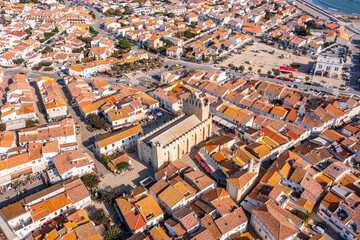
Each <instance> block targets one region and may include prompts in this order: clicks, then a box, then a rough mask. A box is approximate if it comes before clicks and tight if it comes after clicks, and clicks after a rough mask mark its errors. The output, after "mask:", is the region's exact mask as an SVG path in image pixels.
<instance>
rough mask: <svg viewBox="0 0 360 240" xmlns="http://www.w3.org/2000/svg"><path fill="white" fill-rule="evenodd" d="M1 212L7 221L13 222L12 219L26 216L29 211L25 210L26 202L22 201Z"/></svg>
mask: <svg viewBox="0 0 360 240" xmlns="http://www.w3.org/2000/svg"><path fill="white" fill-rule="evenodd" d="M0 212H1V213H2V215H3V216H4V218H5V219H6V220H7V221H11V220H12V219H14V218H17V217H19V216H21V215H23V214H25V213H26V212H27V210H26V209H25V202H24V200H20V201H18V202H15V203H13V204H11V205H9V206H7V207H4V208H2V209H1V210H0Z"/></svg>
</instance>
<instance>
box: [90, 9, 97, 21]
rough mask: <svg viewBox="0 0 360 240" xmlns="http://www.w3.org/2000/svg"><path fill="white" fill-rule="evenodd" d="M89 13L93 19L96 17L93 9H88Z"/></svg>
mask: <svg viewBox="0 0 360 240" xmlns="http://www.w3.org/2000/svg"><path fill="white" fill-rule="evenodd" d="M89 15H90V16H91V17H92V18H93V19H96V15H95V14H94V12H93V11H90V12H89Z"/></svg>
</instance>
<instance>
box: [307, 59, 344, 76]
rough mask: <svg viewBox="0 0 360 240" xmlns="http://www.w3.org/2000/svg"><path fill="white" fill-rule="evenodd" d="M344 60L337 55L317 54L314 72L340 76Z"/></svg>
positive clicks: (322, 74)
mask: <svg viewBox="0 0 360 240" xmlns="http://www.w3.org/2000/svg"><path fill="white" fill-rule="evenodd" d="M343 66H344V61H343V60H342V58H339V57H329V56H322V55H320V56H318V59H317V61H316V63H315V69H314V74H315V75H321V76H327V77H331V78H339V77H341V72H342V68H343Z"/></svg>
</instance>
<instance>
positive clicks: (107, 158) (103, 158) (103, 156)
mask: <svg viewBox="0 0 360 240" xmlns="http://www.w3.org/2000/svg"><path fill="white" fill-rule="evenodd" d="M101 160H103V161H104V162H105V163H106V164H108V163H109V162H110V158H109V157H108V156H107V155H105V154H103V153H102V154H101Z"/></svg>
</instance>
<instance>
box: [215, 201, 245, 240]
mask: <svg viewBox="0 0 360 240" xmlns="http://www.w3.org/2000/svg"><path fill="white" fill-rule="evenodd" d="M246 222H248V218H247V217H246V215H245V212H244V210H243V209H242V208H241V207H240V208H237V209H236V210H234V211H233V212H232V213H229V214H227V215H225V216H223V217H221V218H219V219H216V220H215V223H216V225H217V227H218V228H219V229H220V232H221V233H222V234H223V235H224V234H226V233H228V232H230V231H231V230H233V229H235V228H237V227H238V226H240V225H242V224H244V223H246Z"/></svg>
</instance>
